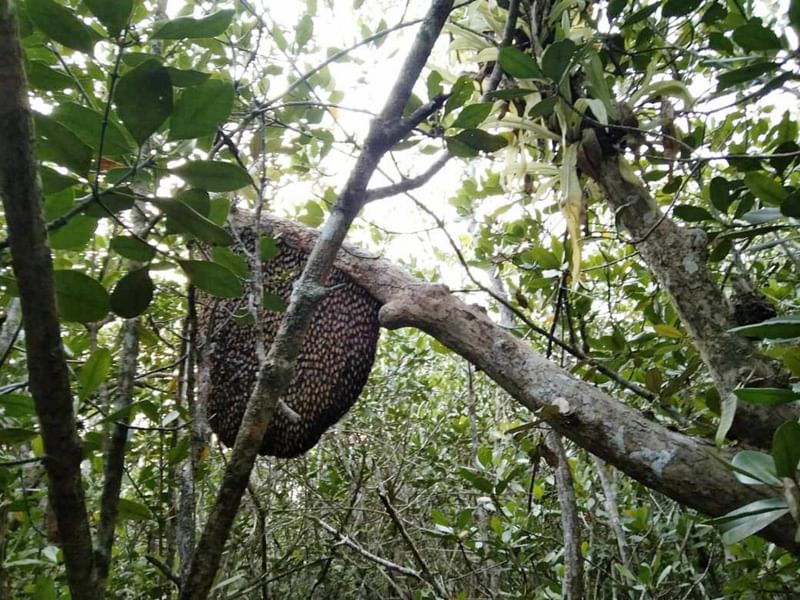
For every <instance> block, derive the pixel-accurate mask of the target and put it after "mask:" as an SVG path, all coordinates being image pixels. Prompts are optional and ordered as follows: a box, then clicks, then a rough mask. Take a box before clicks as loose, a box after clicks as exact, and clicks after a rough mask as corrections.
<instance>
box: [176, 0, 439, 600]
mask: <svg viewBox="0 0 800 600" xmlns="http://www.w3.org/2000/svg"><path fill="white" fill-rule="evenodd" d="M450 8H451V2H450V1H449V0H435V1H434V2H433V4H432V5H431V8H430V9H429V11H428V13H427V15H426V16H425V19H424V20H423V23H422V25H421V26H420V29H419V31H418V32H417V36H416V38H415V40H414V43H413V44H412V46H411V50H410V51H409V54H408V56H407V58H406V60H405V63H404V65H403V68H402V70H401V72H400V76H399V78H398V80H397V82H396V83H395V85H394V86H393V87H392V90H391V92H390V94H389V97H388V99H387V101H386V104H385V106H384V108H383V110H382V111H381V113H380V115H379V116H378V118H376V119H374V120H373V121H372V124H371V126H370V129H369V132H368V134H367V137H366V139H365V141H364V147H363V150H362V152H361V154H360V155H359V157H358V159H357V161H356V164H355V165H354V167H353V170H352V171H351V173H350V176H349V178H348V180H347V182H346V183H345V186H344V188H343V189H342V191H341V193H340V195H339V199H338V200H337V202H336V204H335V205H334V206H333V208H332V210H331V214H330V216H329V217H328V219H327V221H326V222H325V225H324V227H323V229H322V232H321V233H320V236H319V239H318V240H317V243H316V244H315V245H314V248H313V250H312V251H311V253H310V255H309V258H308V262H307V263H306V267H305V269H304V270H303V273H302V275H301V276H300V278H299V279H298V280H297V282H296V283H295V285H294V289H293V291H292V295H291V298H290V302H289V307H288V308H287V310H286V314H285V316H284V319H283V321H282V323H281V326H280V328H279V330H278V333H277V335H276V336H275V340H274V341H273V344H272V347H271V348H270V350H269V353H268V354H267V359H266V361H264V363H263V364H262V365H261V367H260V369H259V372H258V375H257V377H256V383H255V387H254V389H253V393H252V394H251V396H250V399H249V401H248V403H247V408H246V410H245V414H244V417H243V418H242V424H241V426H240V428H239V432H238V434H237V436H236V441H235V443H234V447H233V452H232V453H231V458H230V461H229V463H228V466H227V468H226V469H225V473H224V475H223V478H222V482H221V484H220V488H219V492H218V494H217V499H216V501H215V502H214V506H213V508H212V510H211V514H210V515H209V518H208V521H207V522H206V526H205V528H204V530H203V533H202V536H201V538H200V541H199V543H198V544H197V546H196V548H195V551H194V553H193V556H192V564H191V567H190V572H189V577H188V580H187V582H186V585H185V586H184V587H183V589H182V590H181V596H180V597H181V598H182V599H183V600H188V599H190V598H193V599H203V598H206V597H207V595H208V592H209V589H210V588H211V584H212V582H213V579H214V575H215V574H216V572H217V569H218V568H219V563H220V560H221V557H222V552H223V550H224V547H225V542H226V540H227V538H228V534H229V532H230V529H231V526H232V525H233V521H234V518H235V516H236V513H237V511H238V508H239V505H240V503H241V499H242V495H243V493H244V490H245V489H246V487H247V483H248V481H249V477H250V471H251V470H252V468H253V463H254V462H255V458H256V455H257V453H258V450H259V448H260V446H261V442H262V440H263V438H264V433H265V432H266V429H267V426H268V425H269V422H270V419H271V417H272V413H273V411H274V410H275V407H276V406H277V403H278V400H279V398H280V397H281V395H282V394H283V393H284V392H285V391H286V389H287V388H288V386H289V383H290V382H291V380H292V378H293V376H294V366H295V363H296V361H297V357H298V355H299V353H300V350H301V348H302V345H303V339H304V337H305V332H306V330H307V329H308V325H309V323H310V321H311V316H312V314H313V312H314V310H315V308H316V306H317V304H318V302H319V300H320V293H319V291H320V290H321V289H322V287H323V282H324V281H325V278H326V277H327V274H328V273H329V272H330V270H331V268H332V266H333V262H334V260H335V257H336V253H337V251H338V250H339V248H340V247H341V244H342V241H343V240H344V237H345V235H346V234H347V231H348V229H349V227H350V224H351V223H352V222H353V219H355V217H356V215H357V214H358V212H359V211H360V210H361V207H362V206H363V204H364V198H365V192H366V188H367V184H368V183H369V180H370V178H371V177H372V175H373V173H374V172H375V169H376V168H377V166H378V163H379V161H380V159H381V158H382V157H383V155H384V154H385V153H386V152H388V151H389V149H390V148H391V147H392V145H393V144H395V143H396V142H397V141H399V139H398V138H397V137H396V136H392V135H391V133H392V132H396V131H397V130H399V127H397V123H399V122H400V118H401V115H402V111H403V108H404V107H405V106H406V104H407V103H408V99H409V97H410V95H411V90H412V88H413V86H414V83H415V82H416V81H417V78H418V77H419V74H420V72H421V71H422V68H423V67H424V65H425V63H426V61H427V59H428V56H429V55H430V52H431V50H432V49H433V45H434V44H435V42H436V40H437V39H438V36H439V33H440V32H441V28H442V26H443V25H444V22H445V20H446V19H447V16H448V15H449V13H450Z"/></svg>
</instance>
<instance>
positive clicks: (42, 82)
mask: <svg viewBox="0 0 800 600" xmlns="http://www.w3.org/2000/svg"><path fill="white" fill-rule="evenodd" d="M26 71H27V74H28V84H30V86H31V87H32V88H34V89H37V90H50V91H58V90H63V89H64V88H68V87H72V86H73V85H75V80H74V79H72V77H70V76H69V75H65V74H64V73H62V72H61V71H57V70H55V69H51V68H50V66H49V65H48V64H47V63H46V62H44V61H41V60H32V61H30V62H29V63H28V64H27V68H26Z"/></svg>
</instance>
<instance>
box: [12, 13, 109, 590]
mask: <svg viewBox="0 0 800 600" xmlns="http://www.w3.org/2000/svg"><path fill="white" fill-rule="evenodd" d="M0 196H2V200H3V207H4V209H5V218H6V224H7V227H8V231H9V245H10V248H11V259H12V264H13V267H14V274H15V276H16V279H17V284H18V286H19V292H20V302H21V304H22V314H23V324H24V327H25V347H26V350H27V359H28V376H29V379H30V389H31V393H32V395H33V400H34V405H35V407H36V414H37V415H38V417H39V423H40V425H41V434H42V440H43V441H44V448H45V453H46V455H47V457H46V460H45V461H44V464H45V469H46V470H47V478H48V494H49V498H50V501H51V502H52V506H53V510H54V511H55V515H56V520H57V523H58V530H59V534H60V537H61V540H62V544H63V546H62V548H63V551H64V562H65V564H66V567H67V579H68V581H69V586H70V590H71V591H72V596H73V598H86V599H87V600H88V599H91V598H100V597H101V596H102V595H101V592H100V591H99V588H98V586H97V580H96V577H95V572H94V564H93V557H92V540H91V533H90V531H89V519H88V516H87V514H86V506H85V503H84V495H83V487H82V484H81V472H80V463H81V460H82V449H81V443H80V440H79V438H78V433H77V430H76V426H75V414H74V412H73V408H72V393H71V392H70V387H69V378H68V374H67V365H66V361H65V356H64V348H63V346H62V344H61V331H60V326H59V321H58V314H57V312H56V303H55V290H54V287H53V262H52V259H51V256H50V248H49V247H48V245H47V236H46V233H45V225H44V216H43V214H42V193H41V189H40V187H39V182H38V178H37V173H36V158H35V156H34V149H33V126H32V121H31V111H30V106H29V105H28V99H27V96H26V83H25V71H24V70H23V58H22V48H21V47H20V43H19V37H18V34H17V28H16V23H15V18H14V14H13V12H12V3H11V2H9V0H0Z"/></svg>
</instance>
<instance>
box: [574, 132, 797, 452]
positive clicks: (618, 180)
mask: <svg viewBox="0 0 800 600" xmlns="http://www.w3.org/2000/svg"><path fill="white" fill-rule="evenodd" d="M619 160H620V158H619V156H618V153H617V152H616V151H615V150H614V149H613V148H612V147H610V146H609V145H608V143H607V142H606V141H605V140H602V133H600V134H598V133H596V132H595V130H593V129H585V130H584V132H583V142H582V148H581V154H580V158H579V163H578V164H579V166H581V168H582V169H583V170H584V171H585V172H586V173H587V174H589V175H590V176H591V177H592V178H593V179H595V180H596V181H597V183H598V184H599V185H600V188H601V189H602V191H603V194H604V195H605V197H606V200H607V202H608V204H609V206H610V207H611V209H612V210H613V211H614V212H615V214H617V215H618V216H619V218H620V219H621V221H622V223H623V225H624V226H625V228H626V229H627V230H628V231H629V232H630V234H631V236H632V237H633V239H634V245H635V246H636V248H637V250H639V253H640V255H641V256H642V258H643V259H644V261H645V263H647V266H648V268H649V269H650V271H651V272H652V273H653V275H655V277H656V279H657V280H658V282H659V283H660V284H661V285H662V286H663V288H664V289H665V290H666V291H667V293H668V294H669V296H670V298H671V300H672V304H673V305H674V307H675V310H676V312H677V313H678V315H679V316H680V318H681V322H682V323H683V325H684V326H685V327H686V330H687V331H688V332H689V335H690V336H691V338H692V341H693V343H694V345H695V347H696V348H697V350H698V352H699V353H700V356H701V357H702V359H703V362H704V363H705V365H706V367H707V368H708V370H709V373H710V374H711V377H712V378H713V380H714V384H715V385H716V387H717V390H718V391H719V394H720V396H721V397H722V398H725V397H727V396H728V394H730V393H731V391H732V390H733V389H735V388H736V387H738V386H741V385H748V384H749V385H757V386H758V385H760V386H770V385H773V386H775V385H781V384H782V383H783V382H784V381H783V380H782V378H781V373H780V371H779V369H777V368H776V367H775V366H774V365H773V364H772V363H768V362H766V361H765V360H762V359H760V358H757V357H756V356H754V354H753V347H752V345H751V344H750V342H749V341H748V340H747V339H745V338H743V337H741V336H738V335H736V334H731V333H728V329H730V328H731V327H735V326H736V323H734V321H733V317H732V312H731V309H730V307H729V306H728V303H727V301H726V299H725V297H724V296H723V294H722V291H721V290H720V288H719V286H718V285H717V283H716V282H715V281H714V279H713V276H712V274H711V272H710V271H709V269H708V265H707V262H706V261H707V259H708V238H707V236H706V234H705V232H704V231H702V230H700V229H684V228H682V227H679V226H678V225H676V224H675V222H674V221H672V220H671V219H670V218H669V217H667V216H666V215H664V213H662V212H661V210H660V209H659V208H658V207H657V206H656V205H655V203H654V202H653V199H652V197H651V196H650V194H649V192H648V191H647V190H646V189H645V188H644V187H643V186H642V185H639V184H637V183H631V182H630V181H628V180H627V179H625V178H624V177H623V175H622V173H621V171H620V166H619ZM797 415H798V413H797V411H796V409H795V408H794V407H792V406H788V405H787V406H782V407H758V406H753V405H750V404H747V403H745V402H740V403H739V405H738V407H737V412H736V418H735V420H734V422H733V425H732V427H731V429H730V435H731V436H732V437H734V438H736V439H740V440H743V441H745V442H747V443H750V444H753V445H755V446H760V447H762V448H769V447H771V444H772V433H773V432H774V431H775V429H776V428H777V427H778V426H779V425H781V424H782V423H783V422H784V421H786V420H788V419H793V418H797Z"/></svg>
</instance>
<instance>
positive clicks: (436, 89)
mask: <svg viewBox="0 0 800 600" xmlns="http://www.w3.org/2000/svg"><path fill="white" fill-rule="evenodd" d="M425 88H426V89H427V90H428V99H429V100H433V99H434V98H435V97H436V96H438V95H439V94H443V93H444V88H443V87H442V74H441V73H439V71H435V70H434V71H431V72H430V74H429V75H428V78H427V79H426V80H425Z"/></svg>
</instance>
